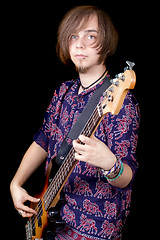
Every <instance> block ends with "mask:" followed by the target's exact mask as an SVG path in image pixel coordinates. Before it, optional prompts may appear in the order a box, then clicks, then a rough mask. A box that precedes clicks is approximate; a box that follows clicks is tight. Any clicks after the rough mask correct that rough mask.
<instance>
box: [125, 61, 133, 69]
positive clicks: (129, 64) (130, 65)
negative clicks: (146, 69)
mask: <svg viewBox="0 0 160 240" xmlns="http://www.w3.org/2000/svg"><path fill="white" fill-rule="evenodd" d="M126 63H127V65H128V67H127V68H129V70H132V68H133V67H134V65H135V63H134V62H130V61H126Z"/></svg>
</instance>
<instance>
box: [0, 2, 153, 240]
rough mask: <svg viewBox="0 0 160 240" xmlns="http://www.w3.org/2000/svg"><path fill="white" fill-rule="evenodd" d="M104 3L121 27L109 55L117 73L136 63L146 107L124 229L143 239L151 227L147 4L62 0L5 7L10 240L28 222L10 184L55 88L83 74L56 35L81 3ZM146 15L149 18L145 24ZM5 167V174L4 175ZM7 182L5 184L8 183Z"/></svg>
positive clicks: (138, 92) (20, 235)
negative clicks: (67, 62) (63, 56)
mask: <svg viewBox="0 0 160 240" xmlns="http://www.w3.org/2000/svg"><path fill="white" fill-rule="evenodd" d="M83 4H84V5H85V4H91V5H98V6H99V7H101V8H103V9H104V10H106V12H107V13H108V14H109V15H110V17H111V19H112V20H113V22H114V24H115V26H116V28H117V29H118V31H119V36H120V40H119V44H118V48H117V52H116V54H115V55H114V56H113V57H111V58H110V59H108V62H107V69H108V70H109V73H110V74H111V75H114V74H116V73H119V72H122V71H123V69H124V67H125V66H126V64H125V61H126V60H130V61H134V62H135V63H136V66H135V68H134V70H135V72H136V75H137V83H136V87H135V89H134V90H133V93H134V95H135V96H136V98H137V99H138V102H139V104H140V109H141V126H140V135H139V143H138V149H137V158H138V161H139V163H140V167H139V170H138V173H137V176H136V179H135V185H134V191H133V199H132V205H131V213H130V215H129V217H128V220H127V222H126V225H125V227H124V237H123V239H124V240H130V239H142V236H143V237H144V234H146V233H147V236H148V234H149V229H147V226H148V225H147V222H148V220H147V217H146V213H147V209H146V204H147V200H146V195H147V194H146V189H147V187H146V178H145V169H146V163H145V155H144V152H145V150H146V146H145V124H144V118H145V117H144V110H145V103H144V102H145V101H144V98H145V96H144V92H145V91H144V81H145V79H144V75H143V73H142V62H143V61H142V60H143V59H144V55H143V51H144V42H145V37H146V36H145V26H146V19H145V18H144V16H145V15H144V14H145V13H146V12H145V13H144V10H143V7H141V6H139V5H138V3H137V4H135V3H134V2H133V3H130V2H127V1H126V2H121V3H118V2H115V1H112V2H108V1H101V0H99V1H82V0H81V1H75V2H72V1H65V2H64V1H62V2H56V1H55V2H49V1H45V2H44V1H43V2H37V3H36V2H33V1H32V2H30V3H29V2H28V1H26V2H24V1H21V2H19V3H17V4H16V3H15V2H14V3H13V2H12V3H7V4H5V6H4V8H3V13H4V15H3V16H4V17H3V26H4V29H3V30H4V34H3V39H4V42H3V44H2V49H3V52H4V54H3V63H2V71H3V72H4V75H3V86H2V87H1V90H2V91H1V95H2V94H3V104H2V110H1V112H2V117H1V120H2V124H1V128H2V129H1V132H2V133H3V135H1V137H2V140H3V141H1V142H3V146H2V149H3V150H2V152H3V160H2V163H3V164H4V166H2V170H3V171H4V173H5V179H4V182H5V183H7V187H5V190H6V189H7V191H3V193H4V192H5V194H3V198H2V202H3V206H4V208H3V209H2V213H3V214H4V216H5V218H4V221H3V222H4V228H5V235H6V238H5V239H10V238H11V237H12V238H14V239H20V240H23V239H25V231H24V224H25V220H24V219H22V218H21V217H20V216H19V215H18V214H17V212H16V210H15V209H14V206H13V203H12V200H11V197H10V192H9V184H10V181H11V179H12V178H13V176H14V174H15V172H16V170H17V168H18V166H19V163H20V161H21V159H22V157H23V155H24V153H25V151H26V150H27V148H28V147H29V145H30V144H31V142H32V138H33V136H34V134H35V133H36V131H37V130H38V128H39V127H40V126H41V124H42V122H43V117H44V113H45V111H46V108H47V106H48V105H49V102H50V101H51V98H52V95H53V92H54V89H55V88H56V87H57V86H58V85H60V84H61V82H63V81H66V80H69V79H72V78H75V77H77V73H76V72H75V71H74V67H73V66H64V65H63V64H62V63H61V62H60V61H59V59H58V58H57V56H56V51H55V45H56V34H57V28H58V25H59V22H60V20H61V18H62V17H63V16H64V14H65V13H66V11H68V10H69V9H70V8H71V7H74V6H77V5H83ZM144 19H145V22H144ZM3 171H2V173H3ZM43 176H44V166H43V167H41V168H40V170H38V171H37V172H36V173H35V174H34V175H33V176H32V177H31V179H30V180H29V181H28V182H27V184H26V188H27V189H28V191H29V193H31V194H32V193H33V192H38V191H39V192H40V191H41V190H42V189H41V188H40V187H42V186H39V185H42V183H41V184H39V183H40V182H43V181H42V180H43V178H42V177H43ZM3 186H4V185H3ZM146 229H147V231H146Z"/></svg>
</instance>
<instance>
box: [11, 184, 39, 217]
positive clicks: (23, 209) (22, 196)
mask: <svg viewBox="0 0 160 240" xmlns="http://www.w3.org/2000/svg"><path fill="white" fill-rule="evenodd" d="M11 195H12V198H13V203H14V206H15V209H16V210H17V211H18V212H19V213H20V215H21V216H22V217H31V216H32V215H33V214H37V212H36V211H35V210H33V209H32V208H30V207H28V206H26V205H24V203H25V202H26V201H27V200H28V201H30V202H34V203H37V202H39V200H40V199H38V198H35V197H32V196H30V195H29V194H28V193H27V191H26V190H25V189H24V188H22V187H20V186H17V185H14V184H11Z"/></svg>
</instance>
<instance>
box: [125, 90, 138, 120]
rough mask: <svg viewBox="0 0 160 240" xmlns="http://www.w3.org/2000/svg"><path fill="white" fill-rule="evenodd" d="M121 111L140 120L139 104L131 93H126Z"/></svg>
mask: <svg viewBox="0 0 160 240" xmlns="http://www.w3.org/2000/svg"><path fill="white" fill-rule="evenodd" d="M122 109H124V111H125V112H126V114H127V115H134V117H135V116H137V117H138V118H140V108H139V103H138V101H137V99H136V98H135V96H134V95H133V93H132V92H131V91H128V93H127V95H126V97H125V99H124V103H123V106H122Z"/></svg>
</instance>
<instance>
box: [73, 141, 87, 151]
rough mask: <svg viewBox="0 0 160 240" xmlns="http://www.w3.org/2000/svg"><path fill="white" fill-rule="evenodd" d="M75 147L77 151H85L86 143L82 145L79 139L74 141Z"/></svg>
mask: <svg viewBox="0 0 160 240" xmlns="http://www.w3.org/2000/svg"><path fill="white" fill-rule="evenodd" d="M73 147H74V149H75V151H76V152H79V153H80V152H81V153H82V152H83V151H85V145H84V144H83V145H82V144H81V143H80V141H79V140H74V141H73Z"/></svg>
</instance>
